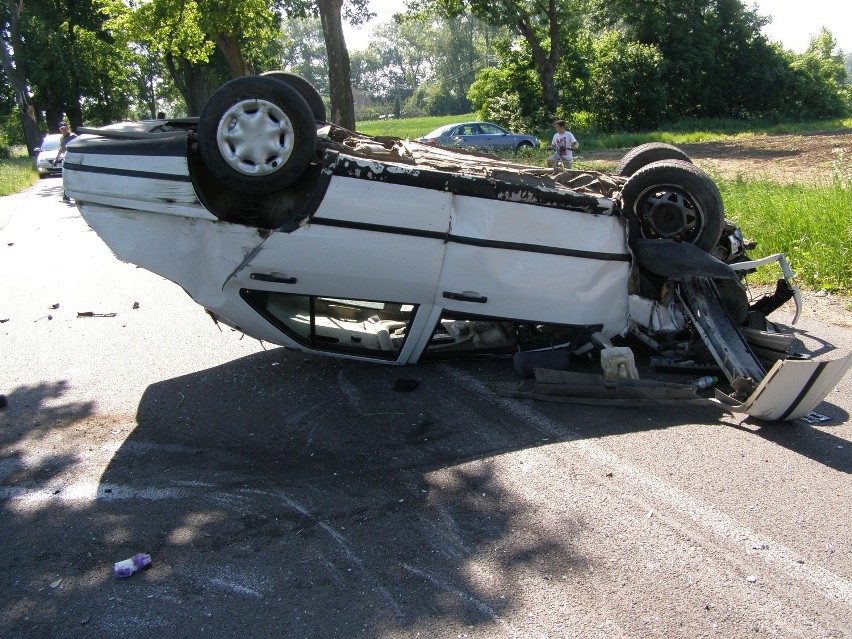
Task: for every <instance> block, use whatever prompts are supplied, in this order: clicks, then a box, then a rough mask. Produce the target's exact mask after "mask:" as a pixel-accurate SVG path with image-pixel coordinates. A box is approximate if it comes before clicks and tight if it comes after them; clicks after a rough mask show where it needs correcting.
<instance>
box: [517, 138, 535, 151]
mask: <svg viewBox="0 0 852 639" xmlns="http://www.w3.org/2000/svg"><path fill="white" fill-rule="evenodd" d="M533 146H535V145H534V144H533V143H532V142H530V141H529V140H521V141H520V142H518V146H516V147H515V150H516V151H520V150H521V149H531V148H533Z"/></svg>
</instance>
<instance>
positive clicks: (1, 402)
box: [0, 395, 9, 408]
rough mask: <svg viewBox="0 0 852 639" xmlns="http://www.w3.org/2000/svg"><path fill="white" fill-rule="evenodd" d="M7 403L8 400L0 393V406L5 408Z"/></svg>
mask: <svg viewBox="0 0 852 639" xmlns="http://www.w3.org/2000/svg"><path fill="white" fill-rule="evenodd" d="M8 405H9V400H8V399H6V396H5V395H0V408H6V407H7V406H8Z"/></svg>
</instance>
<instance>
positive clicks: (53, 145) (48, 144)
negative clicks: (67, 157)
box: [41, 135, 61, 151]
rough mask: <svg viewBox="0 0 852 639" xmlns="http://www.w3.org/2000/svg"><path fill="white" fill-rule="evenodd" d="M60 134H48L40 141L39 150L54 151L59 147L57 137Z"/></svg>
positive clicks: (58, 137)
mask: <svg viewBox="0 0 852 639" xmlns="http://www.w3.org/2000/svg"><path fill="white" fill-rule="evenodd" d="M60 138H61V136H59V135H48V136H47V137H46V138H44V140H42V142H41V150H42V151H56V150H58V149H59V139H60Z"/></svg>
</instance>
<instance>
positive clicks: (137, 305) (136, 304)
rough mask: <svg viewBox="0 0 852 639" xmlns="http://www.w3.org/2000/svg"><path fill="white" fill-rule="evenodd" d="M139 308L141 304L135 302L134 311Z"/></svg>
mask: <svg viewBox="0 0 852 639" xmlns="http://www.w3.org/2000/svg"><path fill="white" fill-rule="evenodd" d="M137 308H139V302H133V310H136V309H137Z"/></svg>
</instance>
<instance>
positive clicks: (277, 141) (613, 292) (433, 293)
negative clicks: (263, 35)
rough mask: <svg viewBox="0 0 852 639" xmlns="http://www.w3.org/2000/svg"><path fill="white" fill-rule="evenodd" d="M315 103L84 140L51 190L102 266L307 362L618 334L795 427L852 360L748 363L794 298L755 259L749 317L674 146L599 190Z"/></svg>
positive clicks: (742, 265) (565, 346)
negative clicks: (172, 285) (364, 127)
mask: <svg viewBox="0 0 852 639" xmlns="http://www.w3.org/2000/svg"><path fill="white" fill-rule="evenodd" d="M318 103H321V100H319V101H318V100H317V94H316V91H315V90H314V89H313V87H311V86H310V85H309V84H308V83H306V82H304V81H298V80H296V79H294V77H292V76H288V75H287V74H282V73H278V74H271V75H267V76H260V77H246V78H240V79H238V80H234V81H231V82H229V83H227V84H225V85H224V86H222V87H220V88H219V89H218V90H217V91H216V93H215V94H214V95H213V96H212V97H211V99H210V101H209V102H208V103H207V105H206V106H205V108H204V110H203V112H202V114H201V116H200V118H187V119H181V120H169V121H162V120H160V121H154V122H139V123H131V124H121V125H112V126H110V127H105V128H103V129H95V130H91V129H86V130H82V132H83V133H86V135H83V136H80V137H79V138H78V139H77V140H75V141H74V142H73V143H72V144H71V145H70V146H69V148H68V153H67V155H66V159H65V172H64V176H65V177H64V180H65V188H66V190H67V192H68V194H69V195H70V196H71V197H73V198H74V200H75V202H77V204H78V206H79V207H80V210H81V211H82V214H83V216H84V217H85V219H86V221H87V222H88V223H89V225H90V226H91V227H92V228H93V229H94V230H95V231H96V232H97V233H98V234H99V235H100V236H101V237H102V238H103V240H104V241H105V242H106V243H107V244H108V245H109V246H110V248H111V249H112V250H113V252H114V253H115V254H116V256H118V257H119V258H120V259H123V260H126V261H129V262H132V263H134V264H137V265H139V266H142V267H144V268H146V269H149V270H151V271H153V272H155V273H158V274H160V275H162V276H164V277H166V278H168V279H170V280H172V281H173V282H176V283H177V284H179V285H180V286H181V287H183V288H184V290H186V291H187V292H188V293H189V295H190V296H192V298H193V299H194V300H195V301H196V302H198V303H199V304H201V305H202V306H203V307H205V308H206V309H207V310H208V312H209V313H210V314H211V316H212V317H213V318H214V319H215V320H216V321H218V322H222V323H224V324H227V325H229V326H232V327H234V328H235V329H237V330H240V331H243V332H244V333H246V334H248V335H251V336H253V337H256V338H258V339H261V340H265V341H269V342H273V343H277V344H282V345H285V346H289V347H293V348H298V349H301V350H305V351H311V352H319V353H324V354H329V355H334V356H338V357H347V358H353V359H361V360H368V361H380V362H387V363H397V364H405V363H414V362H418V361H424V360H429V359H441V358H458V357H462V356H484V355H495V354H497V355H509V354H518V355H516V356H517V357H520V358H522V359H523V358H524V357H533V355H529V354H532V353H540V352H542V351H564V352H565V353H566V354H567V353H582V352H586V351H589V350H591V349H592V348H596V347H600V346H601V344H602V343H603V342H607V341H608V340H610V339H612V338H614V337H616V336H633V337H635V338H637V339H639V340H640V341H641V342H643V343H644V344H646V345H649V346H651V347H652V348H654V350H656V351H657V352H659V353H660V354H662V355H665V356H667V357H693V358H699V359H700V358H701V354H702V353H705V352H709V354H710V355H711V356H712V359H713V360H714V361H715V362H716V365H717V366H718V367H719V368H720V369H721V370H722V372H723V373H724V375H725V377H726V378H727V380H728V382H729V383H730V385H731V387H732V389H733V392H732V393H731V394H730V395H728V396H723V397H722V399H721V401H724V402H725V405H726V406H727V407H729V408H731V409H736V410H744V411H746V412H748V413H749V414H751V415H754V416H755V417H760V418H763V419H795V418H796V417H800V416H802V415H805V414H807V413H808V412H809V411H810V410H811V409H812V408H813V407H814V406H816V404H817V403H819V402H820V401H821V400H822V399H823V398H824V397H825V395H826V394H827V393H828V392H830V390H831V388H832V387H833V386H834V384H836V383H837V381H839V379H840V377H841V376H842V375H843V373H845V371H846V370H847V369H848V368H849V366H850V364H852V358H850V357H846V358H842V359H840V360H837V361H836V362H835V363H833V364H831V365H825V366H815V365H814V363H813V362H807V361H794V360H789V359H788V360H781V361H776V362H774V363H773V362H772V361H769V362H767V360H765V359H764V358H761V357H760V356H758V355H757V354H756V353H755V351H754V350H753V349H752V347H751V345H750V342H751V341H753V340H757V341H761V342H762V343H763V349H764V351H766V350H767V348H766V347H767V344H768V345H769V346H770V348H769V349H768V350H770V351H771V350H772V348H771V347H772V346H773V345H774V346H777V345H778V343H777V340H774V338H773V336H772V333H770V332H767V331H766V330H764V329H766V328H767V325H766V323H765V317H766V315H768V314H769V313H771V312H772V310H774V309H775V308H777V307H778V305H780V304H781V303H783V301H786V299H789V298H790V297H794V298H795V299H796V302H797V304H798V303H799V296H798V291H797V289H796V287H795V285H794V284H793V283H792V277H791V275H792V273H791V271H790V270H789V267H788V266H787V265H786V261H784V259H783V256H776V257H774V258H772V259H774V260H776V261H779V262H780V264H781V266H782V268H783V269H784V273H783V278H782V279H781V280H780V281H779V289H778V292H777V295H776V296H772V297H771V298H770V299H768V300H764V301H762V302H758V303H757V304H753V305H751V306H750V305H749V303H748V297H747V294H746V290H745V288H744V286H743V284H742V278H743V276H744V274H745V273H747V272H748V271H749V270H751V269H753V268H756V267H757V266H759V265H760V263H758V262H751V261H749V259H748V257H747V255H746V249H747V248H748V243H747V242H746V241H745V240H744V239H743V237H742V233H741V232H740V231H739V229H737V228H735V227H734V225H732V224H730V223H729V222H727V221H726V220H725V217H724V210H723V205H722V199H721V196H720V194H719V190H718V188H717V187H716V185H715V184H714V182H713V181H712V180H711V179H710V178H709V177H708V176H707V175H706V174H705V173H704V172H703V171H701V169H699V168H698V167H696V166H694V165H693V164H692V163H691V162H690V161H689V159H688V157H686V156H685V154H684V153H683V152H682V151H680V150H679V149H676V148H674V147H670V145H659V144H649V145H643V146H642V147H637V148H636V149H634V150H632V151H631V152H630V153H629V154H628V155H629V162H626V163H623V166H622V167H621V169H620V171H619V172H618V173H617V174H615V175H610V174H605V173H601V172H596V171H561V172H557V173H552V172H551V171H550V170H548V169H541V168H537V167H530V166H525V165H520V164H514V163H511V162H506V161H503V160H501V159H499V158H495V157H492V156H488V155H482V154H476V153H467V152H462V151H458V150H455V149H445V148H442V147H434V146H429V145H424V144H420V143H417V142H412V141H406V140H398V139H389V138H373V137H368V136H364V135H361V134H358V133H355V132H351V131H347V130H344V129H341V128H339V127H336V126H333V125H329V124H327V123H325V122H323V121H321V120H322V117H324V114H323V113H322V112H320V111H318V107H317V106H316V105H317V104H318ZM311 105H313V106H311ZM321 116H322V117H321ZM738 265H739V266H738ZM745 328H749V329H750V332H744V330H743V329H745ZM594 336H597V337H594ZM783 355H784V354H783V353H781V356H782V357H783ZM704 359H707V358H706V357H705V358H704ZM524 368H525V365H523V364H522V365H521V366H519V369H524ZM527 368H529V367H527ZM532 368H535V366H533V367H532ZM767 368H769V371H768V373H767V370H766V369H767ZM776 389H778V390H776Z"/></svg>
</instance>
